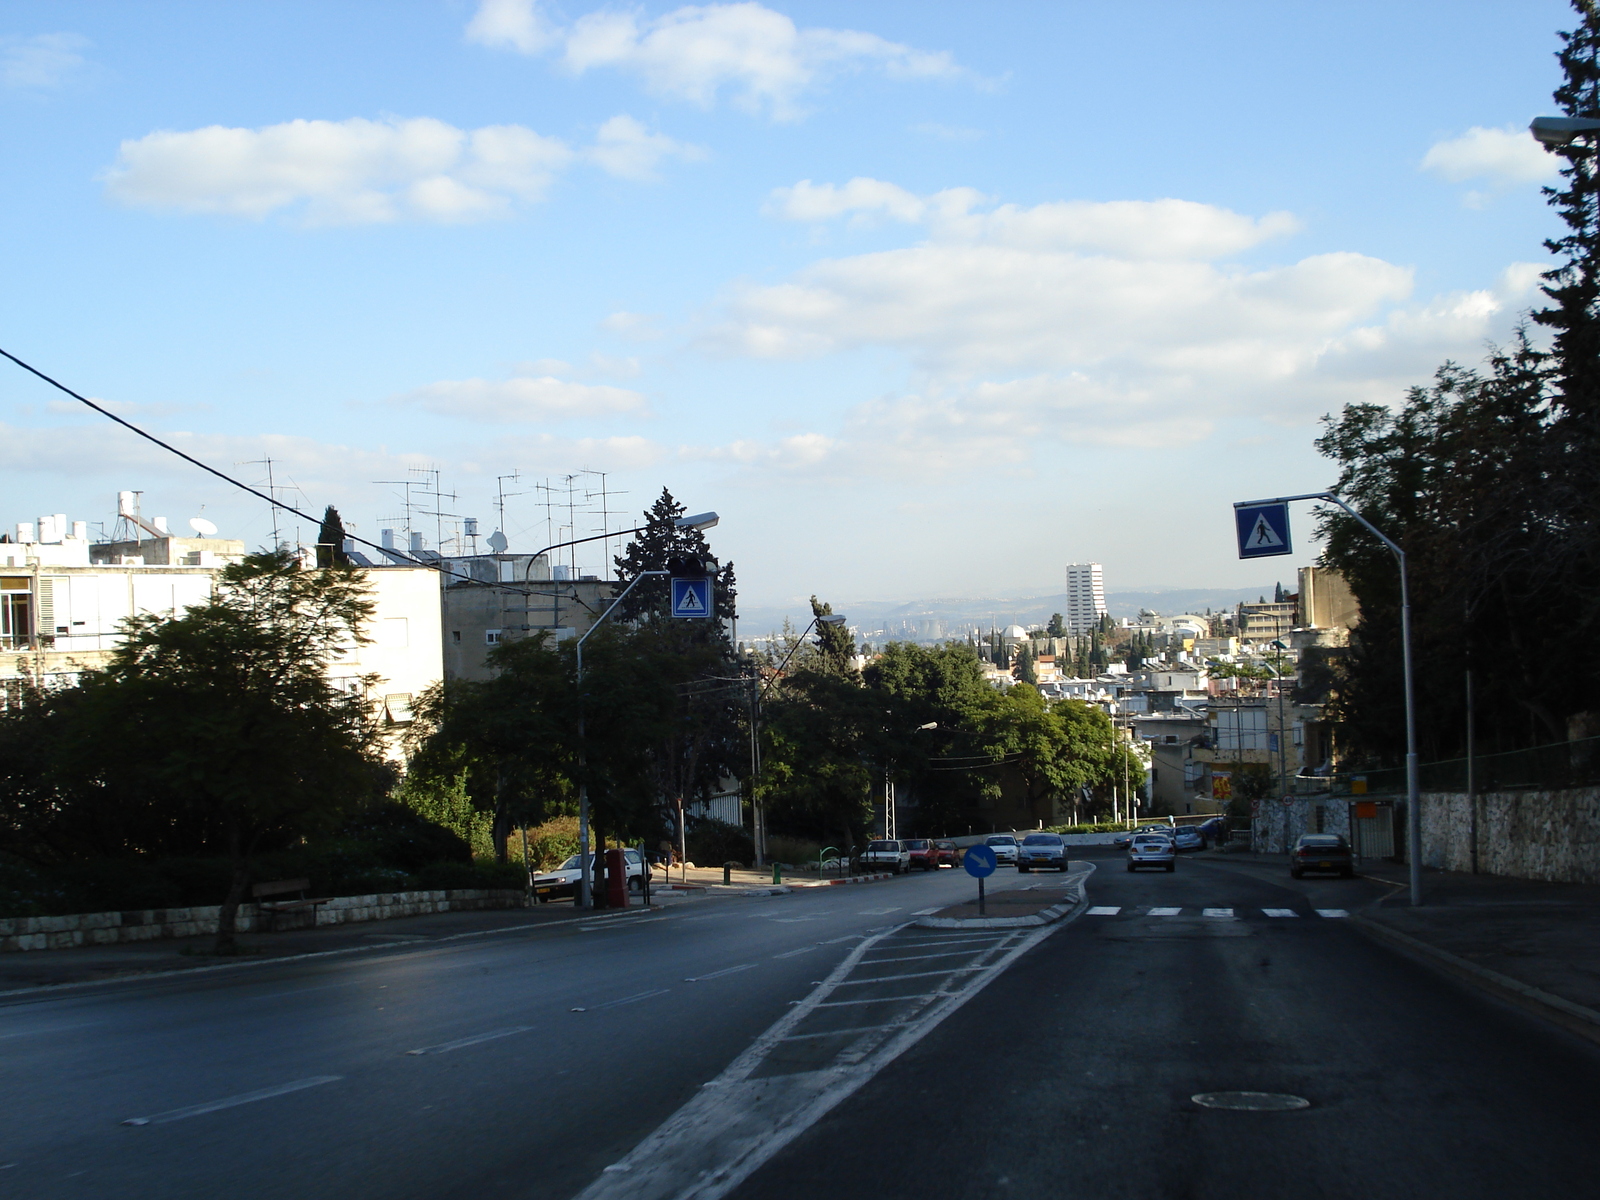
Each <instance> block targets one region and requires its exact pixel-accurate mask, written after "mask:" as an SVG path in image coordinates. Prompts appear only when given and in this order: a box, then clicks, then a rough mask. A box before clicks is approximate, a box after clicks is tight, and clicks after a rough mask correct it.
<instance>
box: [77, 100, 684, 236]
mask: <svg viewBox="0 0 1600 1200" xmlns="http://www.w3.org/2000/svg"><path fill="white" fill-rule="evenodd" d="M584 153H585V154H586V156H587V157H589V158H590V159H592V160H593V161H594V162H596V163H597V164H598V165H599V166H600V167H601V168H602V169H604V170H606V171H609V172H610V173H612V174H614V175H619V176H621V177H623V178H630V179H638V178H648V177H650V176H651V175H652V173H653V172H654V169H655V168H656V166H657V165H658V164H659V163H660V162H661V161H662V160H663V159H664V158H667V157H676V158H680V159H690V158H694V157H696V156H697V155H698V154H699V151H698V150H697V149H696V148H695V147H692V146H685V145H682V144H681V143H678V142H675V141H673V140H672V139H671V138H668V137H665V136H663V135H660V134H653V133H650V132H649V131H648V130H647V129H646V128H645V127H644V126H643V125H641V124H640V123H639V122H638V121H636V120H634V119H633V118H632V117H629V116H617V117H613V118H612V119H611V120H609V121H607V122H606V123H605V124H604V125H603V126H601V129H600V138H599V141H598V142H597V143H596V145H595V146H594V147H593V148H592V149H590V150H588V151H586V152H584ZM577 157H578V154H577V153H576V152H575V151H574V150H573V149H572V148H571V147H570V146H568V145H567V143H566V142H564V141H562V140H561V139H559V138H553V137H546V136H544V135H543V134H539V133H535V132H534V131H533V130H531V129H528V128H526V127H525V126H522V125H489V126H485V127H483V128H481V129H473V130H465V129H457V128H456V127H455V126H453V125H449V124H446V123H445V122H443V121H439V120H435V119H433V118H431V117H414V118H406V119H403V118H398V117H390V118H385V119H383V120H377V121H374V120H368V119H366V118H363V117H351V118H349V119H348V120H344V121H320V120H296V121H286V122H284V123H283V124H280V125H268V126H265V127H263V128H261V129H240V128H230V127H226V126H222V125H211V126H207V127H206V128H204V129H194V130H188V131H174V130H161V131H158V132H156V133H151V134H146V135H145V136H144V137H142V138H135V139H130V140H128V141H125V142H123V143H122V146H121V149H120V151H119V153H118V155H117V161H116V163H115V164H113V165H112V166H111V167H110V168H109V169H108V170H106V171H105V172H104V173H103V175H102V179H103V180H104V182H105V187H106V193H107V195H109V196H110V197H111V198H112V199H114V200H117V201H119V202H120V203H123V204H128V205H132V206H134V207H138V208H150V209H175V210H177V211H179V212H191V213H219V214H225V215H228V216H237V217H250V218H256V219H260V218H263V217H266V216H268V215H270V214H272V213H275V212H280V211H283V210H286V209H293V210H297V211H298V212H299V213H300V214H301V216H302V219H303V220H305V221H306V222H307V223H309V224H370V223H380V222H388V221H400V220H420V221H437V222H443V223H461V222H470V221H481V220H485V219H492V218H497V217H504V216H507V215H509V214H510V213H512V212H513V211H514V209H515V207H516V205H517V204H519V203H531V202H534V201H538V200H540V199H542V198H543V196H544V194H545V192H546V191H547V189H548V188H549V186H550V184H551V182H552V181H553V180H554V179H555V177H556V175H558V174H559V173H560V172H561V171H563V170H564V169H566V168H567V167H568V166H569V165H570V164H571V163H572V162H573V161H574V160H575V159H576V158H577Z"/></svg>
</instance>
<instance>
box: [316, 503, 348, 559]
mask: <svg viewBox="0 0 1600 1200" xmlns="http://www.w3.org/2000/svg"><path fill="white" fill-rule="evenodd" d="M349 565H350V558H349V556H348V555H347V554H345V552H344V522H343V521H342V520H340V518H339V510H338V509H337V508H335V507H334V506H333V505H331V504H330V505H328V509H327V511H326V512H324V513H323V514H322V528H321V529H320V530H319V531H318V533H317V566H319V567H347V566H349Z"/></svg>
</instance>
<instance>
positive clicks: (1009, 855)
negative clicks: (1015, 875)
mask: <svg viewBox="0 0 1600 1200" xmlns="http://www.w3.org/2000/svg"><path fill="white" fill-rule="evenodd" d="M983 844H984V845H985V846H987V847H989V849H991V850H993V851H994V860H995V862H997V863H1015V862H1016V861H1017V839H1016V838H1014V837H1012V836H1011V835H1010V834H1009V833H997V834H994V835H993V836H992V837H987V838H984V839H983Z"/></svg>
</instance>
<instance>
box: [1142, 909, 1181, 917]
mask: <svg viewBox="0 0 1600 1200" xmlns="http://www.w3.org/2000/svg"><path fill="white" fill-rule="evenodd" d="M1182 911H1183V909H1181V908H1152V909H1151V910H1150V915H1151V916H1152V917H1175V916H1177V915H1178V914H1179V913H1181V912H1182Z"/></svg>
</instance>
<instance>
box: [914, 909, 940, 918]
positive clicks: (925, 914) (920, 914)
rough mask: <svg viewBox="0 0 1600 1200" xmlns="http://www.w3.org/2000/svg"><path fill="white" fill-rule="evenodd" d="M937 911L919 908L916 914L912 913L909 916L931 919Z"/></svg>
mask: <svg viewBox="0 0 1600 1200" xmlns="http://www.w3.org/2000/svg"><path fill="white" fill-rule="evenodd" d="M938 911H939V910H938V909H937V908H919V909H917V910H916V912H914V913H912V914H911V915H912V916H913V917H931V916H933V914H934V913H936V912H938Z"/></svg>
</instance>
